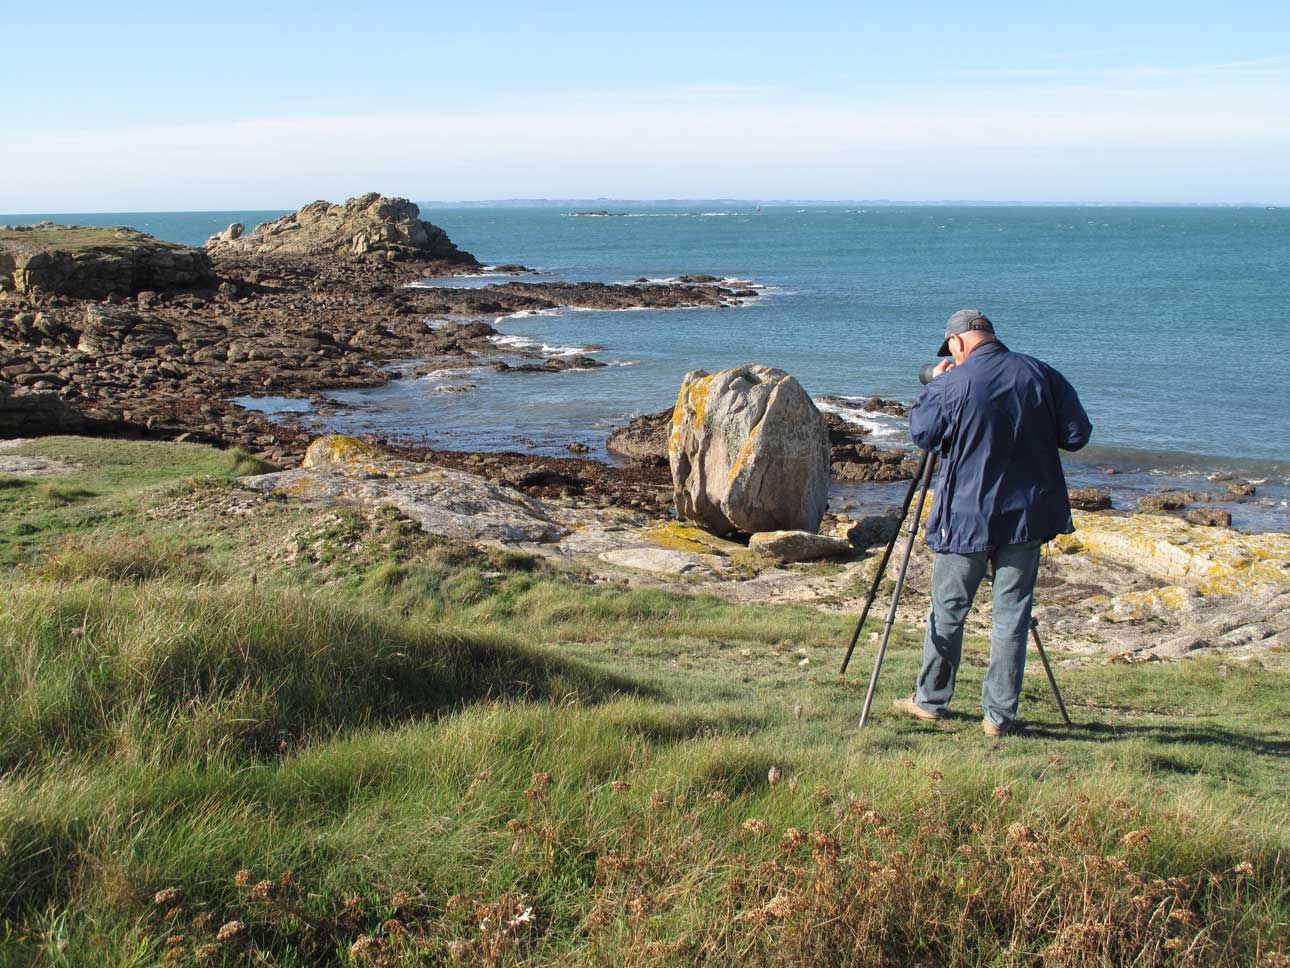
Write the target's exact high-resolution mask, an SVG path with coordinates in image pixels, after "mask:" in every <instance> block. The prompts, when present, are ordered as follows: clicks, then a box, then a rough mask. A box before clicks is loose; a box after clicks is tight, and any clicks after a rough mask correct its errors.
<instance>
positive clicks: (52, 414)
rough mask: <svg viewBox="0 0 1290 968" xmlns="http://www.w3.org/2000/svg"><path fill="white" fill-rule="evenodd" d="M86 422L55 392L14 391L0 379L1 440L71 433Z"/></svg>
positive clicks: (79, 429)
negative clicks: (4, 438)
mask: <svg viewBox="0 0 1290 968" xmlns="http://www.w3.org/2000/svg"><path fill="white" fill-rule="evenodd" d="M84 429H85V419H84V418H83V417H82V416H81V415H80V414H79V413H77V412H76V411H75V410H73V409H72V408H71V407H69V406H68V405H67V404H66V403H64V402H63V400H62V398H60V397H59V396H58V394H57V393H50V392H46V391H41V390H25V389H22V388H21V387H17V388H15V387H14V386H12V385H11V384H9V383H8V382H6V381H4V380H0V438H3V437H36V436H40V435H42V434H74V433H79V432H80V431H82V430H84Z"/></svg>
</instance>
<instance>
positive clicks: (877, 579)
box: [838, 451, 928, 675]
mask: <svg viewBox="0 0 1290 968" xmlns="http://www.w3.org/2000/svg"><path fill="white" fill-rule="evenodd" d="M927 460H928V455H927V451H923V452H922V454H921V455H920V456H919V458H918V470H916V471H914V478H913V480H911V481H910V482H909V489H908V490H907V491H906V492H905V500H904V502H903V503H902V504H901V505H900V518H899V519H898V520H897V521H896V530H895V531H894V532H893V533H892V536H891V540H890V541H888V542H887V548H886V550H885V551H883V553H882V560H881V561H880V562H878V570H877V571H875V572H874V573H873V582H872V583H871V584H870V585H869V594H868V595H866V596H865V600H864V608H862V609H861V610H860V621H858V622H856V630H855V631H854V632H852V633H851V644H850V645H848V646H847V654H846V656H845V657H844V658H843V659H842V671H841V672H839V673H838V675H846V672H847V666H848V665H850V664H851V653H853V652H854V651H855V650H856V641H857V640H858V639H859V638H860V630H861V629H862V628H864V621H865V619H867V618H868V617H869V607H870V606H871V605H873V600H874V598H875V597H876V596H877V594H878V586H879V585H880V584H881V583H882V576H883V575H885V574H886V573H887V562H888V561H890V560H891V552H892V549H893V548H895V547H896V541H897V540H899V538H900V526H901V525H902V524H904V523H905V518H906V517H907V516H908V515H909V505H910V503H911V502H912V501H913V500H914V491H915V490H916V489H917V488H918V482H919V481H920V480H921V479H922V477H923V469H924V468H925V467H926V466H927Z"/></svg>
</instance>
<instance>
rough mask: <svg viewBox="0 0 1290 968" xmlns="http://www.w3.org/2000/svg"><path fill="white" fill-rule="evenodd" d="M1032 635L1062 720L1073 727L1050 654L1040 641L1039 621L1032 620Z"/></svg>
mask: <svg viewBox="0 0 1290 968" xmlns="http://www.w3.org/2000/svg"><path fill="white" fill-rule="evenodd" d="M1030 635H1031V637H1032V638H1033V639H1034V640H1035V648H1036V649H1037V650H1038V651H1039V658H1040V659H1042V660H1043V663H1044V671H1045V672H1046V673H1048V684H1049V685H1050V686H1052V687H1053V698H1055V699H1056V700H1057V708H1058V709H1060V710H1061V711H1062V719H1064V720H1065V721H1066V725H1067V726H1073V725H1074V724H1073V723H1072V722H1071V718H1070V716H1069V715H1067V713H1066V703H1064V702H1062V692H1061V690H1060V689H1058V688H1057V678H1056V677H1055V676H1054V675H1053V667H1052V666H1051V665H1050V664H1049V662H1048V653H1047V652H1045V651H1044V643H1043V642H1041V641H1040V640H1039V620H1038V619H1033V618H1032V619H1031V620H1030Z"/></svg>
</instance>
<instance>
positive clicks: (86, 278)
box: [0, 222, 218, 299]
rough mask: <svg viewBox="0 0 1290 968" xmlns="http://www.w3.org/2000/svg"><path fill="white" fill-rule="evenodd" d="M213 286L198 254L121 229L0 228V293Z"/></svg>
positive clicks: (125, 292)
mask: <svg viewBox="0 0 1290 968" xmlns="http://www.w3.org/2000/svg"><path fill="white" fill-rule="evenodd" d="M216 285H218V280H217V279H216V278H215V272H214V270H213V269H212V268H211V262H210V258H209V257H208V256H207V255H206V253H205V252H203V251H202V250H201V249H194V248H191V247H190V246H186V245H179V244H177V243H174V242H163V241H161V240H160V239H155V238H153V237H152V236H151V235H148V234H147V233H145V232H139V231H136V230H135V229H132V228H128V227H127V226H124V225H118V226H114V227H111V228H100V227H96V226H85V225H55V224H54V223H52V222H40V223H37V224H35V225H5V226H0V291H3V290H5V289H12V290H16V291H17V292H20V293H23V294H25V295H29V296H30V295H38V294H54V295H61V296H73V297H75V298H78V299H106V298H107V297H109V296H113V295H116V296H133V295H135V294H137V293H140V292H148V291H153V292H163V291H171V290H177V289H214V288H215V286H216Z"/></svg>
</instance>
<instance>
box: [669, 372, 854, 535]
mask: <svg viewBox="0 0 1290 968" xmlns="http://www.w3.org/2000/svg"><path fill="white" fill-rule="evenodd" d="M668 463H669V464H670V466H671V469H672V486H673V491H674V496H675V500H676V509H677V513H679V514H680V515H681V517H683V518H688V519H689V520H691V521H694V522H696V523H697V524H699V525H701V526H702V527H703V528H704V529H706V530H708V531H710V532H712V533H713V534H718V535H721V534H729V533H730V532H733V531H742V532H746V533H749V534H753V533H755V532H758V531H810V532H815V531H818V530H819V527H820V521H821V520H822V519H823V517H824V512H825V510H826V509H827V507H828V502H829V434H828V430H827V428H826V427H825V424H824V419H823V417H821V415H820V411H819V410H817V409H816V407H815V404H814V403H813V402H812V401H811V398H810V396H809V395H808V394H807V392H806V391H805V390H803V389H802V386H801V384H799V383H798V382H797V380H795V379H794V378H793V377H791V376H790V375H789V374H787V373H785V372H784V371H783V370H778V369H775V368H773V367H769V366H762V365H760V364H747V365H744V366H737V367H732V368H731V369H728V370H721V371H720V372H718V373H713V374H708V373H706V372H705V371H703V370H695V371H693V372H691V373H687V374H686V377H685V382H684V384H683V385H682V386H681V393H680V395H679V396H678V397H677V401H676V408H675V409H674V410H673V412H672V432H671V435H670V437H669V439H668Z"/></svg>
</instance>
